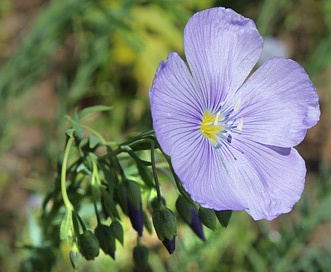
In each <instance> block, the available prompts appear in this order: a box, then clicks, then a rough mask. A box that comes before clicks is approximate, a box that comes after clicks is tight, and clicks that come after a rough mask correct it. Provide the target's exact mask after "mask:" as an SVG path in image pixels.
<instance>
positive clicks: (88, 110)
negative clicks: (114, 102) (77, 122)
mask: <svg viewBox="0 0 331 272" xmlns="http://www.w3.org/2000/svg"><path fill="white" fill-rule="evenodd" d="M112 108H113V107H109V106H103V105H98V106H92V107H88V108H86V109H83V110H82V111H81V112H80V114H79V117H80V119H82V118H84V117H85V116H87V115H90V114H92V113H95V112H100V111H109V110H111V109H112Z"/></svg>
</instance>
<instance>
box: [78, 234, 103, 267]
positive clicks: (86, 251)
mask: <svg viewBox="0 0 331 272" xmlns="http://www.w3.org/2000/svg"><path fill="white" fill-rule="evenodd" d="M78 246H79V251H80V253H81V254H82V255H83V256H84V257H85V259H86V260H94V258H95V257H97V256H98V255H99V248H100V245H99V241H98V239H97V238H96V237H95V235H94V234H93V233H92V232H91V231H90V230H85V231H84V232H83V234H80V235H79V236H78Z"/></svg>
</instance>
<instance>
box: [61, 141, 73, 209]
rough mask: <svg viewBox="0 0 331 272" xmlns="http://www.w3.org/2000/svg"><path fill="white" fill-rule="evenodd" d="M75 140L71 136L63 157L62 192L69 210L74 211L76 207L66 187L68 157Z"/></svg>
mask: <svg viewBox="0 0 331 272" xmlns="http://www.w3.org/2000/svg"><path fill="white" fill-rule="evenodd" d="M73 141H74V138H73V137H69V139H68V142H67V145H66V148H65V151H64V157H63V163H62V169H61V193H62V198H63V202H64V205H65V206H66V208H67V209H68V210H71V211H73V210H74V207H73V206H72V204H71V202H70V200H69V197H68V194H67V189H66V177H67V175H66V173H67V163H68V157H69V152H70V148H71V145H72V143H73Z"/></svg>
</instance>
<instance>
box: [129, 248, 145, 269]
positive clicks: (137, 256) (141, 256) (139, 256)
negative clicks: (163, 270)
mask: <svg viewBox="0 0 331 272" xmlns="http://www.w3.org/2000/svg"><path fill="white" fill-rule="evenodd" d="M148 255H149V251H148V248H147V247H145V246H142V245H137V246H136V247H135V248H134V249H133V261H134V263H135V265H136V267H137V268H138V269H139V271H145V270H146V269H147V267H148Z"/></svg>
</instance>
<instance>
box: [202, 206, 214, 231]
mask: <svg viewBox="0 0 331 272" xmlns="http://www.w3.org/2000/svg"><path fill="white" fill-rule="evenodd" d="M198 216H199V219H200V221H201V223H202V224H204V225H205V226H206V227H207V228H210V229H211V230H215V229H216V215H215V212H214V210H210V209H206V208H203V207H200V208H199V212H198Z"/></svg>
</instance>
